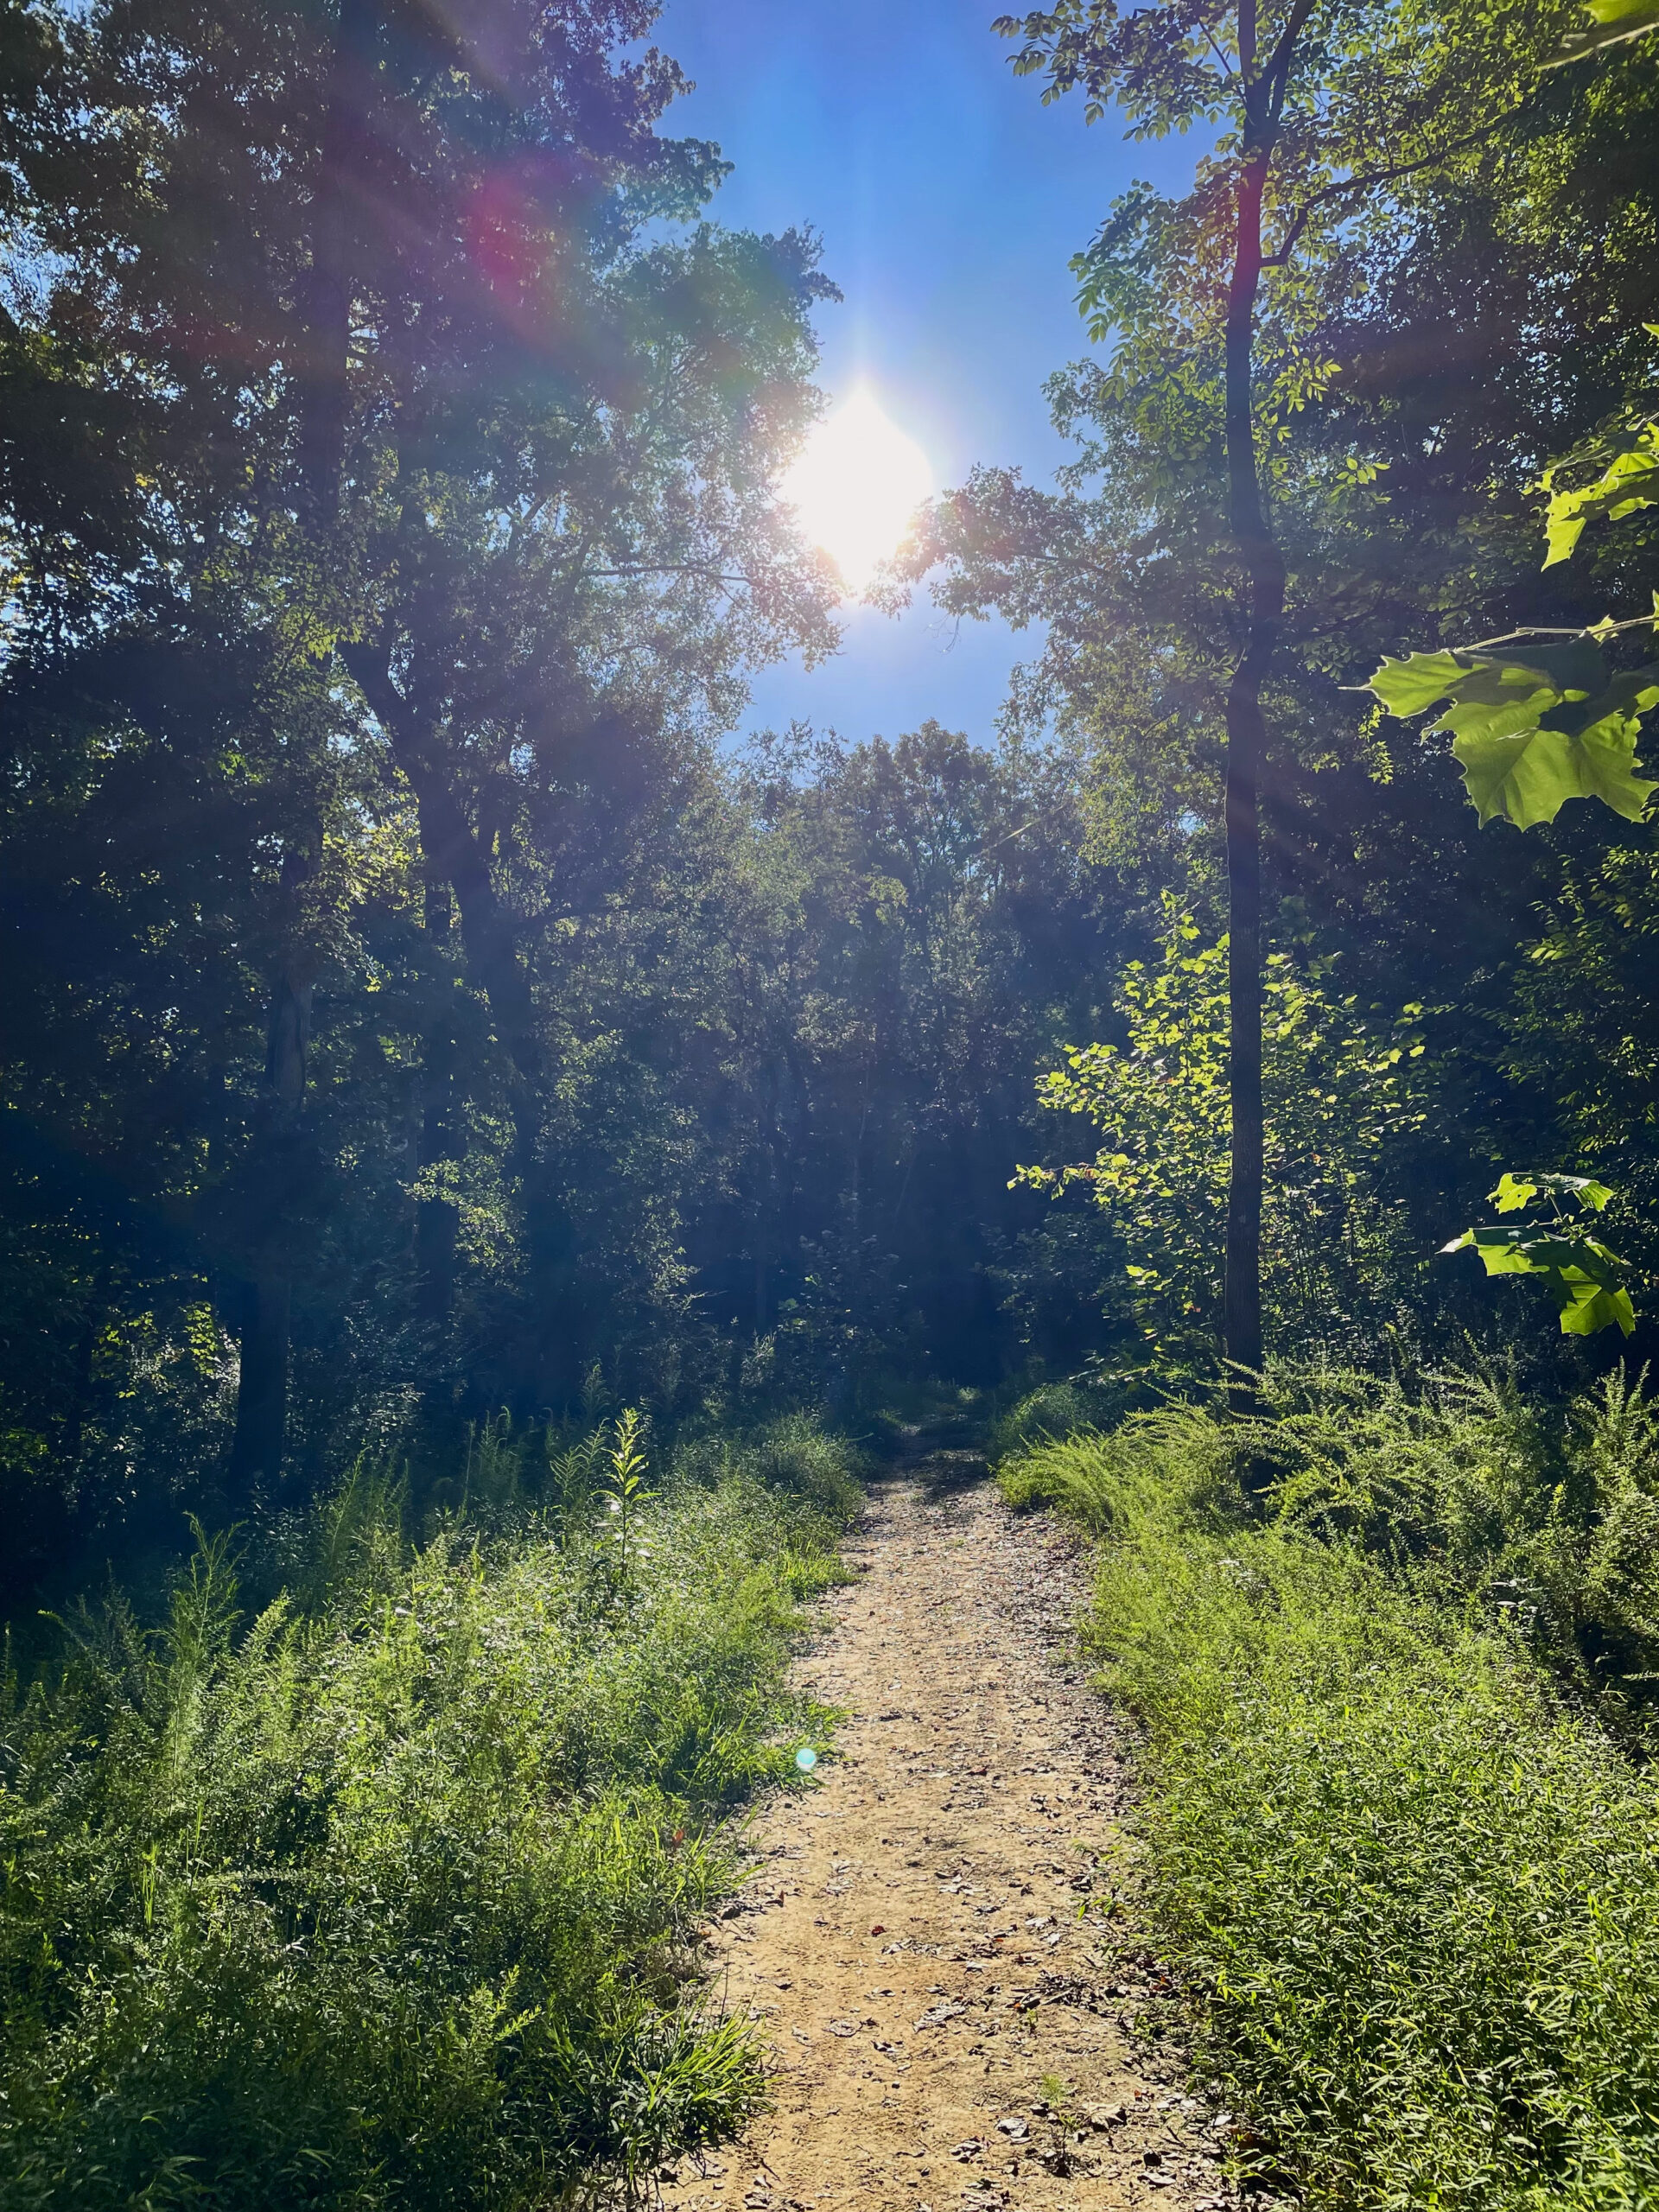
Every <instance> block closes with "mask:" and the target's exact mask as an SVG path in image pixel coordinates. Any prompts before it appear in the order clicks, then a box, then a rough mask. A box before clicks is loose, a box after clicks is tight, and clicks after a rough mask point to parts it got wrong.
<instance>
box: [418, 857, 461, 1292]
mask: <svg viewBox="0 0 1659 2212" xmlns="http://www.w3.org/2000/svg"><path fill="white" fill-rule="evenodd" d="M450 904H451V902H450V895H449V887H448V884H447V883H442V882H438V883H429V884H428V885H427V887H426V936H427V941H428V944H429V946H430V947H431V948H432V950H431V952H430V954H429V958H428V961H427V963H426V964H427V970H428V976H427V980H428V988H429V990H430V992H431V994H432V1007H431V1011H430V1013H429V1016H428V1020H427V1026H426V1035H425V1039H424V1040H423V1052H422V1056H421V1057H422V1064H423V1065H422V1070H421V1080H422V1097H421V1135H420V1165H421V1166H422V1167H423V1169H424V1168H429V1167H437V1166H442V1164H443V1163H444V1162H445V1161H446V1160H453V1159H454V1157H455V1141H456V1135H457V1131H456V1128H455V1109H456V1081H455V1078H456V1074H457V1071H458V1065H457V1064H458V1061H459V1058H460V1050H459V1043H458V1040H457V1038H456V1035H455V1007H454V995H455V982H454V973H453V971H452V969H451V966H450V963H449V961H448V957H447V956H441V955H440V954H439V952H438V950H437V946H438V944H439V941H440V939H441V938H447V937H448V932H449V920H450ZM460 1229H461V1215H460V1211H459V1209H458V1208H457V1207H456V1205H455V1204H454V1200H453V1199H451V1198H423V1199H422V1200H421V1201H420V1203H419V1205H418V1207H417V1208H416V1216H415V1276H416V1290H415V1311H416V1318H417V1319H420V1320H423V1321H428V1322H430V1323H432V1324H433V1325H435V1326H441V1325H442V1324H443V1323H444V1322H445V1321H447V1320H448V1318H449V1313H450V1308H451V1306H453V1305H454V1294H455V1249H456V1245H457V1242H458V1239H459V1236H460Z"/></svg>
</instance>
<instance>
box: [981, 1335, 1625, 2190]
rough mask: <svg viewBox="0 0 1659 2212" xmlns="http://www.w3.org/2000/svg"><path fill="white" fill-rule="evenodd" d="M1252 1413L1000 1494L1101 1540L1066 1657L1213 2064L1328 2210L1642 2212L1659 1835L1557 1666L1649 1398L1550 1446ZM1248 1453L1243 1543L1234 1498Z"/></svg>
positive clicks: (1615, 1409)
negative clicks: (1243, 1425)
mask: <svg viewBox="0 0 1659 2212" xmlns="http://www.w3.org/2000/svg"><path fill="white" fill-rule="evenodd" d="M1273 1389H1274V1392H1275V1394H1276V1395H1275V1399H1274V1409H1273V1410H1272V1411H1271V1412H1270V1414H1268V1416H1266V1417H1264V1419H1263V1421H1262V1422H1260V1423H1259V1424H1255V1433H1252V1434H1250V1435H1248V1436H1241V1435H1240V1434H1239V1433H1238V1431H1237V1429H1236V1427H1230V1426H1229V1425H1227V1424H1225V1423H1224V1422H1222V1421H1218V1420H1214V1419H1212V1418H1211V1416H1210V1415H1209V1414H1206V1413H1205V1412H1203V1411H1202V1410H1195V1409H1191V1408H1181V1409H1176V1410H1171V1411H1167V1412H1166V1413H1163V1414H1154V1415H1149V1416H1141V1417H1137V1418H1136V1419H1135V1420H1132V1421H1129V1422H1128V1423H1126V1424H1125V1425H1124V1426H1123V1427H1121V1428H1119V1429H1117V1430H1116V1431H1115V1432H1113V1433H1110V1434H1109V1435H1108V1434H1084V1435H1081V1436H1078V1437H1076V1438H1073V1439H1071V1440H1068V1441H1065V1442H1049V1443H1043V1444H1039V1445H1036V1446H1033V1447H1031V1448H1030V1449H1028V1450H1027V1451H1026V1452H1022V1453H1020V1454H1019V1455H1017V1456H1016V1457H1015V1458H1014V1459H1013V1460H1012V1461H1011V1462H1010V1463H1009V1464H1008V1465H1007V1466H1006V1467H1005V1468H1004V1470H1003V1474H1002V1479H1003V1484H1004V1487H1005V1490H1006V1491H1007V1493H1008V1494H1009V1495H1010V1496H1011V1497H1014V1498H1015V1499H1016V1500H1019V1501H1024V1502H1029V1501H1032V1500H1034V1499H1036V1498H1039V1497H1048V1498H1052V1499H1055V1500H1057V1501H1058V1502H1059V1503H1062V1504H1063V1505H1064V1506H1065V1508H1066V1509H1067V1510H1070V1511H1071V1512H1072V1513H1073V1514H1075V1515H1076V1516H1077V1517H1078V1518H1080V1519H1081V1520H1082V1521H1083V1522H1084V1523H1085V1524H1086V1525H1088V1526H1089V1527H1090V1528H1091V1529H1095V1530H1096V1532H1098V1533H1099V1534H1100V1535H1102V1537H1103V1540H1104V1541H1103V1544H1102V1548H1101V1554H1100V1568H1099V1580H1098V1585H1097V1591H1096V1601H1095V1606H1094V1610H1093V1612H1092V1615H1091V1617H1090V1624H1089V1635H1090V1640H1091V1643H1092V1646H1093V1649H1094V1651H1095V1653H1096V1656H1097V1657H1098V1660H1099V1662H1100V1664H1101V1668H1102V1670H1103V1681H1104V1682H1105V1684H1106V1685H1107V1686H1108V1687H1109V1689H1110V1690H1111V1692H1112V1694H1114V1695H1115V1696H1116V1698H1117V1699H1119V1700H1121V1701H1122V1703H1123V1704H1124V1705H1125V1706H1126V1707H1128V1708H1129V1709H1130V1710H1132V1711H1133V1712H1134V1713H1135V1714H1136V1715H1137V1716H1138V1717H1139V1719H1140V1720H1141V1723H1142V1724H1143V1726H1144V1729H1145V1733H1146V1743H1145V1771H1146V1776H1147V1783H1148V1785H1149V1786H1148V1789H1147V1796H1146V1799H1145V1802H1144V1805H1143V1808H1142V1810H1141V1816H1140V1825H1141V1838H1142V1843H1143V1847H1144V1853H1145V1866H1146V1872H1147V1884H1148V1894H1149V1901H1150V1904H1151V1906H1152V1908H1153V1910H1154V1912H1155V1914H1156V1916H1157V1921H1158V1924H1159V1926H1160V1930H1161V1935H1162V1940H1163V1944H1164V1948H1165V1950H1166V1955H1167V1956H1168V1957H1169V1958H1170V1959H1171V1961H1173V1962H1174V1963H1176V1964H1177V1965H1178V1966H1179V1969H1180V1972H1181V1975H1182V1979H1183V1980H1184V1982H1185V1986H1186V1987H1187V1989H1188V1990H1189V1992H1190V1993H1191V1996H1192V2004H1193V2027H1194V2032H1195V2037H1196V2042H1197V2051H1198V2059H1199V2063H1200V2064H1201V2065H1202V2066H1203V2067H1204V2068H1205V2069H1206V2070H1207V2071H1208V2073H1209V2075H1210V2076H1211V2079H1212V2080H1213V2082H1215V2084H1216V2086H1217V2089H1218V2091H1219V2093H1220V2094H1222V2096H1223V2097H1224V2100H1225V2101H1228V2102H1229V2103H1230V2104H1232V2105H1233V2106H1234V2107H1235V2109H1242V2110H1243V2111H1245V2112H1247V2113H1249V2114H1250V2115H1251V2126H1252V2130H1253V2135H1254V2138H1255V2139H1256V2140H1257V2141H1259V2143H1260V2144H1261V2145H1263V2146H1265V2147H1264V2148H1263V2150H1262V2152H1260V2153H1259V2154H1258V2155H1259V2157H1260V2158H1263V2159H1266V2160H1268V2161H1269V2162H1271V2163H1273V2164H1276V2165H1277V2166H1278V2167H1280V2168H1281V2169H1282V2168H1286V2167H1288V2168H1289V2169H1290V2170H1292V2171H1294V2172H1295V2173H1297V2174H1298V2175H1299V2176H1300V2177H1301V2179H1302V2180H1303V2182H1304V2183H1305V2184H1306V2188H1307V2190H1308V2193H1309V2194H1310V2196H1312V2197H1313V2199H1314V2200H1315V2201H1318V2202H1330V2203H1339V2204H1344V2205H1366V2206H1383V2205H1388V2206H1407V2205H1410V2206H1418V2205H1421V2206H1453V2205H1455V2206H1459V2207H1468V2208H1471V2212H1474V2208H1479V2212H1497V2209H1498V2208H1503V2212H1510V2208H1514V2212H1520V2208H1523V2207H1524V2208H1527V2212H1542V2208H1543V2207H1545V2206H1546V2205H1548V2206H1551V2207H1560V2206H1566V2207H1571V2208H1582V2209H1583V2212H1590V2208H1592V2207H1594V2208H1597V2212H1608V2208H1615V2207H1617V2208H1624V2207H1630V2208H1636V2207H1637V2206H1651V2205H1652V2204H1653V2203H1654V2202H1656V2201H1659V2031H1656V2029H1655V2026H1654V2024H1653V2018H1652V2012H1651V2006H1650V2002H1649V1991H1650V1990H1651V1988H1652V1987H1653V1986H1654V1985H1655V1981H1656V1978H1659V1800H1656V1791H1655V1784H1654V1782H1653V1781H1652V1779H1651V1778H1650V1775H1649V1771H1648V1770H1644V1769H1641V1768H1638V1767H1637V1765H1635V1764H1632V1763H1631V1761H1630V1759H1629V1758H1627V1757H1626V1756H1624V1754H1623V1753H1622V1752H1621V1751H1620V1750H1619V1749H1618V1746H1617V1745H1616V1743H1615V1741H1614V1740H1613V1739H1612V1738H1611V1737H1610V1736H1609V1734H1608V1733H1607V1732H1606V1730H1605V1728H1604V1727H1603V1726H1600V1725H1599V1723H1598V1721H1597V1719H1596V1718H1595V1717H1594V1715H1593V1712H1592V1708H1591V1707H1590V1706H1589V1705H1588V1703H1587V1702H1586V1688H1587V1689H1588V1691H1589V1692H1590V1693H1591V1694H1594V1695H1596V1696H1597V1697H1598V1698H1602V1697H1603V1695H1604V1693H1605V1681H1604V1675H1605V1670H1603V1672H1602V1673H1598V1672H1597V1669H1596V1668H1595V1667H1594V1666H1593V1665H1592V1663H1591V1659H1590V1658H1588V1657H1586V1656H1585V1651H1584V1649H1581V1647H1580V1643H1579V1642H1578V1641H1577V1640H1576V1639H1577V1637H1578V1633H1579V1631H1580V1630H1582V1629H1583V1627H1584V1624H1585V1622H1586V1618H1588V1616H1586V1613H1585V1611H1583V1608H1584V1606H1585V1605H1586V1602H1588V1600H1589V1599H1590V1597H1591V1596H1592V1594H1593V1591H1594V1589H1595V1587H1596V1586H1597V1577H1598V1575H1600V1574H1602V1573H1603V1572H1604V1571H1603V1570H1601V1569H1599V1568H1598V1567H1597V1566H1596V1564H1595V1562H1596V1560H1598V1559H1599V1558H1602V1557H1605V1555H1606V1553H1607V1550H1608V1548H1609V1544H1610V1542H1611V1538H1610V1536H1609V1534H1608V1532H1609V1530H1610V1529H1613V1528H1615V1527H1618V1526H1621V1525H1622V1526H1629V1525H1630V1522H1631V1520H1632V1519H1633V1518H1634V1517H1636V1509H1635V1507H1634V1505H1633V1503H1632V1499H1633V1498H1634V1497H1647V1496H1649V1483H1650V1480H1651V1472H1652V1454H1651V1440H1652V1429H1651V1424H1650V1421H1649V1416H1648V1414H1647V1413H1646V1411H1645V1408H1644V1407H1643V1404H1642V1402H1641V1400H1640V1397H1639V1394H1636V1393H1633V1392H1630V1391H1628V1390H1626V1389H1624V1386H1623V1384H1622V1383H1618V1382H1616V1383H1614V1384H1613V1385H1612V1386H1611V1387H1610V1389H1608V1391H1607V1392H1606V1393H1605V1395H1604V1396H1603V1398H1602V1399H1601V1400H1600V1401H1599V1402H1598V1403H1594V1404H1591V1405H1586V1406H1580V1408H1578V1409H1577V1412H1576V1414H1575V1415H1574V1417H1573V1421H1572V1423H1571V1424H1569V1425H1568V1426H1567V1427H1559V1426H1558V1427H1556V1428H1555V1429H1554V1432H1553V1433H1552V1432H1551V1431H1549V1430H1548V1428H1547V1427H1545V1426H1544V1425H1543V1424H1541V1423H1539V1422H1537V1421H1534V1419H1533V1418H1532V1416H1531V1415H1530V1414H1529V1411H1528V1409H1527V1408H1525V1407H1524V1405H1522V1404H1521V1403H1519V1402H1517V1401H1516V1400H1515V1399H1514V1398H1512V1397H1511V1396H1510V1395H1508V1394H1507V1393H1505V1392H1504V1391H1503V1390H1502V1389H1498V1388H1497V1386H1494V1385H1491V1384H1488V1383H1478V1382H1471V1381H1470V1380H1469V1378H1460V1379H1457V1380H1455V1381H1450V1382H1448V1383H1446V1384H1444V1385H1442V1386H1440V1389H1439V1390H1438V1391H1437V1392H1436V1393H1435V1394H1433V1395H1431V1396H1430V1398H1429V1399H1428V1400H1427V1402H1423V1401H1419V1402H1409V1401H1408V1399H1407V1398H1406V1396H1405V1395H1404V1394H1403V1393H1394V1392H1391V1391H1389V1389H1386V1388H1383V1387H1381V1386H1379V1385H1378V1384H1376V1382H1375V1381H1366V1380H1362V1379H1361V1378H1357V1377H1352V1376H1339V1375H1325V1376H1323V1377H1321V1376H1319V1375H1316V1374H1312V1373H1304V1374H1302V1375H1300V1376H1281V1377H1280V1378H1279V1380H1278V1382H1277V1383H1275V1384H1274V1386H1273ZM1263 1452H1267V1453H1268V1454H1270V1455H1273V1458H1274V1464H1275V1465H1276V1466H1277V1468H1278V1472H1279V1479H1278V1482H1277V1484H1276V1485H1275V1487H1274V1491H1272V1492H1271V1493H1270V1496H1269V1499H1268V1506H1267V1510H1266V1512H1265V1513H1264V1512H1263V1511H1262V1510H1261V1509H1260V1508H1258V1507H1255V1506H1254V1505H1253V1504H1252V1503H1250V1502H1249V1501H1247V1499H1246V1497H1245V1496H1244V1495H1243V1491H1242V1490H1241V1488H1240V1485H1239V1482H1238V1480H1237V1476H1236V1467H1237V1465H1239V1463H1240V1462H1241V1461H1242V1460H1243V1459H1245V1458H1246V1457H1247V1456H1248V1457H1249V1458H1250V1459H1253V1460H1254V1461H1255V1465H1256V1466H1257V1468H1258V1470H1259V1467H1260V1465H1261V1460H1262V1453H1263ZM1569 1538H1570V1541H1569ZM1552 1546H1554V1548H1555V1549H1556V1552H1557V1553H1558V1554H1559V1558H1560V1561H1562V1562H1564V1564H1561V1565H1560V1595H1559V1597H1551V1596H1549V1595H1548V1592H1546V1593H1545V1600H1546V1602H1544V1603H1542V1604H1541V1606H1540V1608H1539V1610H1538V1611H1537V1612H1536V1613H1534V1612H1533V1611H1529V1609H1528V1608H1526V1607H1521V1606H1517V1605H1516V1603H1515V1599H1514V1592H1515V1589H1516V1585H1517V1583H1521V1582H1523V1581H1525V1580H1526V1577H1527V1576H1530V1577H1531V1578H1532V1580H1531V1581H1530V1582H1529V1583H1528V1584H1527V1586H1529V1587H1533V1588H1541V1587H1542V1586H1543V1580H1542V1578H1543V1575H1544V1572H1545V1566H1546V1563H1547V1554H1548V1553H1549V1550H1550V1548H1551V1547H1552ZM1518 1561H1524V1562H1527V1563H1528V1564H1527V1566H1526V1568H1525V1573H1522V1572H1521V1571H1520V1570H1519V1569H1518V1568H1517V1567H1516V1562H1518ZM1598 1602H1600V1601H1598ZM1619 1602H1620V1604H1621V1605H1624V1607H1625V1612H1626V1615H1627V1616H1630V1605H1631V1603H1632V1602H1633V1601H1632V1600H1631V1599H1630V1597H1629V1594H1628V1592H1627V1593H1626V1595H1625V1597H1624V1598H1623V1599H1620V1601H1619ZM1551 1606H1557V1607H1559V1608H1560V1618H1557V1619H1555V1620H1554V1622H1553V1623H1552V1622H1550V1621H1548V1620H1547V1619H1546V1618H1544V1616H1545V1614H1546V1612H1548V1610H1549V1608H1550V1607H1551ZM1574 1607H1576V1608H1578V1609H1579V1610H1578V1611H1576V1612H1575V1611H1573V1608H1574ZM1644 1618H1645V1617H1644ZM1575 1623H1576V1627H1575V1626H1574V1624H1575ZM1642 1632H1643V1634H1645V1633H1646V1630H1645V1626H1644V1625H1643V1630H1642ZM1592 1641H1593V1639H1592Z"/></svg>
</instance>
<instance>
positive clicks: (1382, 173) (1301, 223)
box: [1262, 92, 1537, 269]
mask: <svg viewBox="0 0 1659 2212" xmlns="http://www.w3.org/2000/svg"><path fill="white" fill-rule="evenodd" d="M1536 96H1537V95H1536V92H1528V93H1527V94H1526V95H1525V97H1524V98H1523V99H1518V100H1517V101H1516V104H1515V105H1514V106H1513V107H1510V108H1505V110H1504V111H1503V114H1502V115H1499V116H1495V117H1494V118H1492V120H1491V122H1490V123H1484V124H1482V125H1481V127H1480V128H1479V130H1470V131H1466V132H1465V135H1464V136H1463V137H1461V138H1454V139H1453V140H1452V143H1451V144H1450V145H1449V146H1441V147H1438V148H1437V149H1435V151H1434V152H1433V153H1432V154H1423V155H1421V156H1419V158H1418V159H1417V160H1416V161H1414V162H1395V164H1394V166H1393V167H1392V168H1382V169H1367V170H1366V171H1365V172H1364V174H1363V175H1360V176H1351V177H1348V178H1345V179H1344V181H1343V182H1342V183H1340V184H1327V185H1325V186H1323V187H1322V188H1320V190H1319V191H1318V192H1313V193H1310V194H1308V197H1307V198H1306V200H1304V201H1303V202H1302V204H1301V206H1300V207H1299V208H1298V209H1297V211H1296V213H1295V215H1294V217H1293V218H1292V219H1291V223H1290V227H1289V228H1288V229H1287V231H1286V232H1285V235H1284V238H1283V241H1282V243H1281V245H1280V248H1279V251H1278V252H1277V253H1270V254H1267V255H1265V256H1264V257H1263V258H1262V267H1263V268H1264V269H1282V268H1283V267H1284V265H1285V264H1286V263H1287V261H1288V260H1289V258H1290V257H1291V255H1292V254H1293V253H1294V251H1295V250H1296V242H1297V240H1298V239H1299V238H1300V237H1301V235H1302V232H1304V231H1305V230H1306V227H1307V225H1308V220H1309V218H1310V217H1311V216H1312V215H1313V212H1314V210H1315V209H1316V208H1318V207H1323V206H1324V205H1325V203H1326V202H1327V201H1329V200H1345V199H1348V198H1350V197H1351V196H1353V195H1355V194H1359V193H1363V192H1370V190H1372V189H1373V188H1374V187H1376V186H1377V185H1380V184H1393V183H1395V182H1397V181H1398V180H1399V179H1400V178H1401V177H1404V176H1415V175H1417V174H1418V172H1419V171H1420V170H1421V169H1432V168H1438V167H1439V165H1440V163H1441V162H1449V161H1450V160H1451V159H1452V156H1453V155H1454V154H1460V153H1462V152H1463V151H1464V150H1465V148H1467V147H1470V146H1478V144H1479V143H1481V141H1482V140H1483V139H1485V138H1490V137H1491V135H1492V133H1493V132H1494V131H1495V130H1502V129H1503V125H1504V124H1506V123H1513V122H1514V120H1515V118H1516V116H1517V115H1521V114H1523V113H1524V112H1525V111H1526V110H1527V109H1528V108H1529V106H1530V105H1531V104H1532V102H1533V100H1534V99H1535V98H1536Z"/></svg>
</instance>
